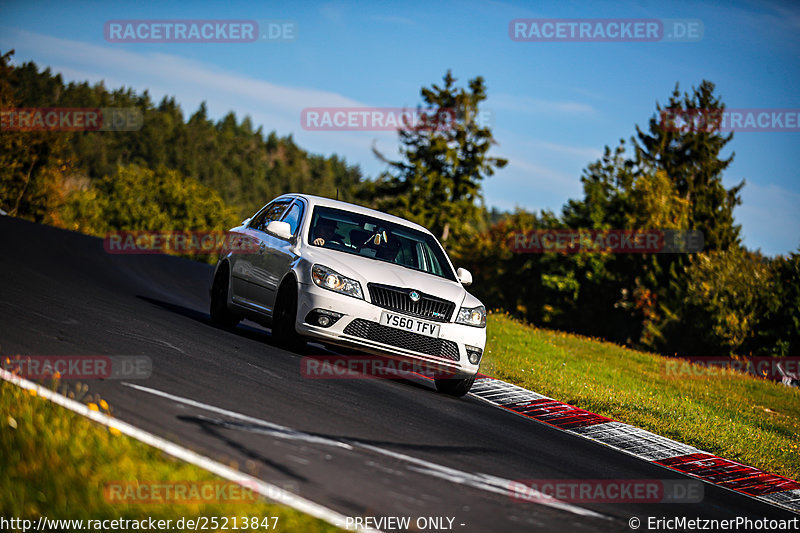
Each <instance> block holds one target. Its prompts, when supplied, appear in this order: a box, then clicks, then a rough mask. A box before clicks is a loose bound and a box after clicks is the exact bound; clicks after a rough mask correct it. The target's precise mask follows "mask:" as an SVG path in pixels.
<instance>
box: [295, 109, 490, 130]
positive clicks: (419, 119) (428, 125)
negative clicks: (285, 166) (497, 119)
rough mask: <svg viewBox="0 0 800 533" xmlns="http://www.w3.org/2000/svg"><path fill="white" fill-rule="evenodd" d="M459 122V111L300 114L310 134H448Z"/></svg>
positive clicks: (321, 111) (316, 111) (310, 111)
mask: <svg viewBox="0 0 800 533" xmlns="http://www.w3.org/2000/svg"><path fill="white" fill-rule="evenodd" d="M477 118H480V117H477ZM456 119H457V114H456V110H455V109H445V108H440V109H406V108H400V107H307V108H305V109H303V111H302V112H301V113H300V124H301V126H302V127H303V129H304V130H310V131H397V130H416V131H445V130H449V129H451V128H452V127H453V125H454V124H455V121H456Z"/></svg>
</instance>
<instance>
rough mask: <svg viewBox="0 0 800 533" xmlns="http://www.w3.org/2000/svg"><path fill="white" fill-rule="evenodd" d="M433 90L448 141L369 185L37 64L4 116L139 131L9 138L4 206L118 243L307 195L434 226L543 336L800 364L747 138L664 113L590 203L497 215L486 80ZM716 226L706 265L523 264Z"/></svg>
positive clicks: (785, 270)
mask: <svg viewBox="0 0 800 533" xmlns="http://www.w3.org/2000/svg"><path fill="white" fill-rule="evenodd" d="M443 82H444V83H442V84H440V85H435V84H434V85H432V86H431V87H423V88H422V90H421V92H420V97H421V100H422V102H423V103H424V105H425V106H426V107H431V108H440V109H457V110H458V119H457V120H456V121H455V122H454V124H452V125H451V127H448V128H427V129H424V130H420V131H406V132H400V134H399V143H400V145H401V151H400V154H401V160H399V161H388V162H387V163H388V164H387V171H386V172H385V173H383V174H382V175H380V176H378V177H376V178H375V179H371V180H368V179H363V177H362V175H361V172H360V170H359V168H358V167H357V166H353V165H348V164H347V163H346V162H345V161H344V160H343V159H341V158H338V157H336V156H331V157H323V156H319V155H313V154H309V153H308V152H306V151H304V150H302V149H301V148H299V147H298V146H297V145H296V144H295V143H294V142H293V140H292V138H291V136H289V137H279V136H278V135H277V134H276V133H275V132H270V133H269V134H265V133H264V132H263V131H262V129H261V128H258V129H253V126H252V124H251V121H250V119H249V118H244V119H243V120H241V121H239V120H237V118H236V117H235V116H234V114H233V113H229V114H228V115H226V116H225V117H224V118H223V119H222V120H220V121H218V122H213V121H211V120H210V119H209V118H208V117H207V112H206V108H205V106H204V105H203V106H201V107H200V109H198V110H197V111H196V112H195V113H194V114H192V115H191V116H189V117H188V119H186V120H184V118H183V113H182V110H181V108H180V106H179V105H178V104H177V103H176V102H175V100H174V99H171V98H165V99H163V100H162V101H161V102H160V103H159V104H158V105H156V104H155V103H154V102H152V100H151V99H150V96H149V95H148V93H147V91H145V92H143V93H141V94H137V93H136V92H134V91H133V90H131V89H127V90H125V89H118V90H108V89H106V88H105V87H104V86H103V85H102V84H98V85H93V86H90V85H89V84H87V83H78V84H76V83H69V84H65V83H64V82H63V80H62V79H61V76H60V75H57V74H52V73H51V72H50V71H49V69H46V70H44V71H39V69H38V67H37V66H36V65H35V64H33V63H25V64H23V65H21V66H19V67H12V66H11V65H10V55H9V54H6V55H5V56H3V57H2V61H0V107H1V108H19V107H93V108H102V107H135V108H138V109H140V110H141V111H142V113H143V118H144V121H143V126H142V128H141V130H139V131H131V132H124V131H119V132H108V131H104V132H53V131H25V132H20V131H7V130H0V208H2V209H3V210H5V211H6V212H8V213H9V214H11V215H14V216H20V217H24V218H28V219H31V220H35V221H38V222H43V223H48V224H53V225H57V226H60V227H66V228H70V229H75V230H78V231H83V232H86V233H90V234H95V235H101V234H103V233H105V232H107V231H112V230H136V229H150V230H164V229H194V230H202V229H226V228H228V227H231V226H233V225H235V224H236V223H238V222H239V221H240V220H241V219H242V218H243V217H246V216H249V215H250V214H252V213H253V212H254V211H255V210H256V209H258V208H259V207H260V206H261V205H263V204H264V203H265V202H266V201H268V200H269V199H271V198H273V197H275V196H277V195H279V194H282V193H285V192H291V191H294V192H307V193H312V194H319V195H321V196H329V197H333V196H335V195H336V191H337V189H338V190H339V191H340V196H341V197H342V198H344V199H348V200H354V201H356V203H360V204H362V205H368V206H371V207H375V208H379V209H381V210H384V211H387V212H391V213H393V214H396V215H399V216H403V217H405V218H408V219H410V220H414V221H416V222H419V223H421V224H423V225H424V226H426V227H428V228H430V229H431V230H432V231H433V232H434V233H435V234H436V235H437V236H438V237H440V239H441V240H442V242H443V244H444V245H445V247H446V248H447V249H448V252H449V253H450V254H451V256H452V257H453V258H454V261H455V262H456V263H457V266H465V267H467V268H469V269H470V270H472V272H473V275H474V278H475V285H474V286H473V287H472V288H471V290H472V291H473V292H475V294H476V295H477V296H479V297H480V298H481V299H482V300H483V301H484V302H486V304H487V306H489V307H491V308H502V309H505V310H508V311H509V312H511V313H512V314H514V315H516V316H519V317H521V318H524V319H526V320H528V321H530V322H532V323H534V324H536V325H539V326H544V327H549V328H556V329H560V330H564V331H571V332H576V333H582V334H586V335H591V336H598V337H602V338H605V339H609V340H612V341H615V342H619V343H623V344H627V345H631V346H635V347H639V348H644V349H648V350H653V351H658V352H661V353H667V354H674V353H678V354H685V355H729V354H742V355H747V354H752V355H774V356H787V355H793V356H797V355H799V354H800V254H798V253H793V254H790V255H789V256H788V257H783V256H778V257H775V258H770V257H765V256H763V255H762V254H760V253H758V252H753V251H750V250H747V249H745V248H744V247H743V245H742V243H741V238H740V228H739V227H738V226H737V225H736V224H734V216H733V211H734V209H735V207H736V206H737V205H739V204H740V203H741V199H740V191H741V188H742V187H743V186H744V182H742V183H741V184H739V185H737V186H734V187H731V188H728V189H726V188H725V187H724V186H723V185H722V172H723V171H724V170H725V168H727V167H728V165H729V164H730V161H731V160H732V157H733V156H730V157H728V158H722V157H721V153H722V151H723V149H724V147H725V146H726V145H727V144H728V143H729V142H730V140H731V138H732V134H729V135H721V134H720V133H719V132H714V131H670V130H668V129H664V128H662V125H661V124H660V122H659V113H660V112H661V111H662V108H661V107H660V106H658V107H657V109H656V111H655V116H654V118H651V119H650V120H649V124H648V127H647V129H646V130H642V129H640V128H638V127H637V128H636V133H635V135H634V136H633V137H632V139H631V140H630V142H629V143H626V142H625V141H620V143H619V145H618V146H617V148H615V149H613V150H612V149H610V148H608V147H606V151H605V155H604V156H603V157H602V158H601V159H600V160H599V161H597V162H595V163H593V164H591V165H589V166H588V167H587V168H586V170H585V171H584V173H583V176H582V177H581V178H580V179H581V181H582V183H583V188H584V195H583V198H579V199H573V200H569V201H568V202H567V203H566V204H565V206H564V207H563V209H562V212H561V213H560V214H555V213H552V212H549V211H543V212H540V213H531V212H527V211H524V210H518V211H517V212H515V213H501V212H498V211H496V210H491V211H489V210H487V209H486V208H485V206H484V203H483V198H482V180H483V179H486V178H489V177H491V176H492V175H493V173H494V172H495V169H497V168H502V167H503V166H505V165H506V164H507V161H505V160H504V159H501V158H496V157H492V156H491V155H490V154H489V152H490V150H491V149H492V146H493V145H495V144H496V142H495V140H494V137H493V135H492V132H491V130H490V129H489V128H488V127H485V126H481V125H479V124H476V123H475V122H473V121H470V120H469V117H475V116H478V112H479V108H480V104H481V102H482V101H483V100H485V99H486V86H485V85H484V81H483V79H482V78H480V77H477V78H475V79H473V80H469V82H468V84H467V86H466V87H459V86H457V84H456V82H457V80H456V79H455V78H453V77H452V75H451V74H450V73H449V72H448V73H447V75H446V76H445V77H444V79H443ZM722 108H724V104H723V103H722V102H721V101H720V100H719V99H718V98H717V97H716V96H715V95H714V85H713V84H712V83H710V82H707V81H704V82H703V83H701V85H700V86H699V87H697V88H695V89H694V90H693V91H692V92H691V93H684V94H681V93H680V92H679V91H678V89H677V87H676V89H675V90H674V92H673V93H672V95H671V97H670V99H669V102H668V103H667V104H666V105H665V107H664V109H670V110H675V109H705V110H709V109H712V110H713V109H722ZM553 228H571V229H633V230H636V229H641V230H651V229H683V230H690V229H691V230H700V231H702V232H703V234H704V236H705V248H704V250H703V252H702V253H696V254H613V253H578V254H561V253H544V254H519V253H514V252H513V251H512V249H511V246H510V244H509V243H510V240H511V238H512V237H513V236H514V234H515V233H517V232H520V231H530V230H534V229H553Z"/></svg>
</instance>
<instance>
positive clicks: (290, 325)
mask: <svg viewBox="0 0 800 533" xmlns="http://www.w3.org/2000/svg"><path fill="white" fill-rule="evenodd" d="M296 319H297V285H296V284H295V283H293V282H291V281H286V282H284V283H283V284H282V285H281V287H280V289H279V290H278V296H277V297H276V298H275V310H274V311H273V313H272V339H273V340H274V342H275V344H276V345H278V346H280V347H282V348H286V349H289V350H299V349H301V348H302V347H303V346H304V345H305V341H304V340H303V338H302V337H301V336H300V335H298V334H297V330H296V329H295V327H294V323H295V320H296Z"/></svg>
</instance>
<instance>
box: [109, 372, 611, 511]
mask: <svg viewBox="0 0 800 533" xmlns="http://www.w3.org/2000/svg"><path fill="white" fill-rule="evenodd" d="M123 385H125V386H127V387H131V388H134V389H136V390H139V391H142V392H147V393H150V394H154V395H156V396H161V397H163V398H167V399H170V400H172V401H175V402H178V403H182V404H184V405H190V406H192V407H197V408H200V409H204V410H206V411H210V412H213V413H218V414H221V415H225V416H227V417H229V418H234V419H238V420H242V421H244V422H248V423H250V424H252V425H251V426H248V425H247V424H236V423H230V422H227V423H226V421H224V420H218V421H215V420H213V419H208V421H209V422H216V423H218V424H220V425H223V426H224V427H230V428H231V429H236V428H238V429H243V430H250V431H255V432H258V433H266V434H268V435H271V436H274V437H277V438H287V439H292V440H305V441H307V442H315V443H318V444H326V445H330V446H337V447H340V448H345V449H349V450H352V449H353V448H361V449H365V450H369V451H372V452H374V453H378V454H381V455H384V456H387V457H391V458H393V459H397V460H400V461H403V462H406V463H410V464H412V465H415V467H413V468H409V469H410V470H413V471H416V472H419V473H422V474H427V475H429V476H433V477H437V478H439V479H444V480H447V481H450V482H451V483H456V484H459V485H467V486H470V487H472V488H475V489H479V490H483V491H487V492H492V493H495V494H502V495H504V496H507V497H509V498H511V497H512V488H511V487H513V483H514V481H512V480H510V479H504V478H501V477H497V476H492V475H489V474H481V473H477V474H473V473H469V472H462V471H460V470H456V469H454V468H450V467H447V466H442V465H438V464H436V463H431V462H429V461H425V460H423V459H417V458H416V457H412V456H410V455H405V454H402V453H398V452H393V451H389V450H385V449H383V448H379V447H377V446H371V445H368V444H362V443H359V442H350V441H347V440H346V439H345V440H334V439H328V438H325V437H318V436H316V435H311V434H308V433H304V432H302V431H298V430H295V429H292V428H289V427H285V426H281V425H279V424H275V423H273V422H268V421H266V420H261V419H258V418H254V417H251V416H248V415H244V414H241V413H237V412H235V411H229V410H227V409H223V408H220V407H216V406H213V405H209V404H205V403H202V402H198V401H196V400H192V399H189V398H183V397H181V396H176V395H174V394H170V393H168V392H164V391H160V390H158V389H151V388H149V387H143V386H141V385H135V384H133V383H123ZM536 503H537V504H540V505H545V506H547V507H552V508H555V509H559V510H562V511H566V512H569V513H573V514H576V515H580V516H588V517H593V518H608V517H607V516H605V515H602V514H600V513H596V512H594V511H590V510H589V509H584V508H583V507H579V506H577V505H572V504H570V503H567V502H563V501H561V500H556V499H555V498H553V499H546V500H543V501H537V502H536Z"/></svg>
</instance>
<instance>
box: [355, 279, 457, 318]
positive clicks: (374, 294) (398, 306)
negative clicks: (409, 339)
mask: <svg viewBox="0 0 800 533" xmlns="http://www.w3.org/2000/svg"><path fill="white" fill-rule="evenodd" d="M367 287H368V288H369V297H370V300H372V303H373V304H374V305H377V306H378V307H383V308H384V309H391V310H392V311H397V312H398V313H403V314H405V315H411V316H416V317H419V318H426V319H428V320H433V321H435V322H450V318H451V317H452V316H453V311H455V308H456V304H454V303H453V302H449V301H447V300H443V299H441V298H437V297H435V296H430V295H428V294H423V293H421V292H420V293H419V294H420V299H419V300H418V301H416V302H412V301H411V297H410V296H409V295H408V294H409V293H410V292H411V291H410V290H409V289H401V288H399V287H389V286H388V285H376V284H375V283H368V284H367ZM417 292H419V291H417Z"/></svg>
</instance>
